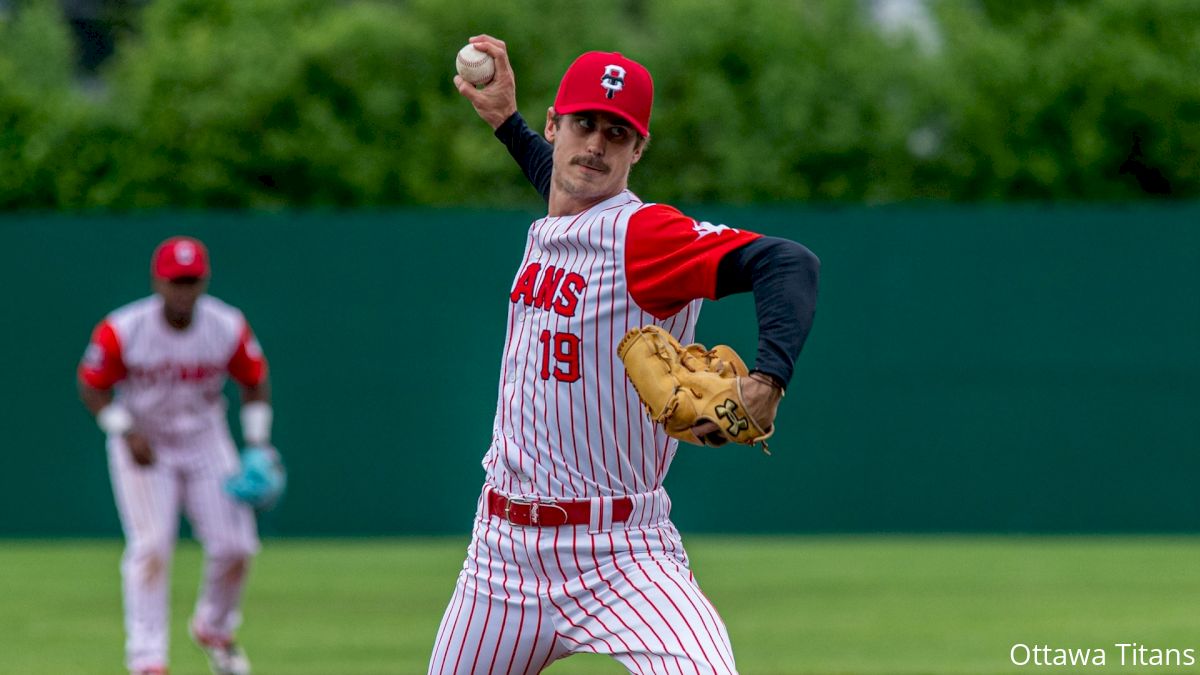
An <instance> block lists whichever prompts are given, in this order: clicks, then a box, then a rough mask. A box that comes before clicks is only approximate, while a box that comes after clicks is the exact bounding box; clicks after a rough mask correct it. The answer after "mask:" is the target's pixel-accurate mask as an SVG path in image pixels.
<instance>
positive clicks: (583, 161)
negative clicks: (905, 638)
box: [429, 36, 819, 675]
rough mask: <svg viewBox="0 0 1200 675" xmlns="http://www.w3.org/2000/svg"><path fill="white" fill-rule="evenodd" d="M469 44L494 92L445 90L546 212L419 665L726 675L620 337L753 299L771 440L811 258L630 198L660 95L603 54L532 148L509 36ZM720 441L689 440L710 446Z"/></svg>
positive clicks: (751, 404)
mask: <svg viewBox="0 0 1200 675" xmlns="http://www.w3.org/2000/svg"><path fill="white" fill-rule="evenodd" d="M471 43H472V44H474V45H475V47H476V48H478V49H480V50H481V51H485V52H487V53H488V54H489V55H491V56H492V57H493V58H495V59H496V76H495V79H493V80H492V81H491V83H489V84H488V85H487V86H485V87H484V88H483V89H476V88H475V87H474V86H472V85H470V84H468V83H466V82H464V81H463V80H462V78H461V77H456V78H455V84H456V85H457V86H458V90H459V92H460V93H462V94H463V95H464V96H465V97H466V98H467V99H468V100H470V101H471V103H472V104H473V105H474V106H475V108H476V111H477V112H479V114H480V116H481V117H482V118H483V119H484V120H485V121H487V122H488V123H489V124H490V125H491V126H492V127H493V128H494V129H496V133H497V136H498V137H499V138H500V139H501V140H502V141H504V142H505V144H506V145H507V146H508V147H509V150H510V151H511V152H512V154H513V156H514V157H515V158H516V159H517V162H518V163H519V164H520V165H521V167H522V169H523V170H524V171H525V174H526V176H527V177H528V178H529V179H530V181H531V182H532V183H533V184H534V186H535V187H537V188H538V190H539V191H540V192H541V193H542V194H543V195H544V196H545V197H546V198H547V200H548V206H549V213H548V215H547V216H546V217H545V218H541V219H538V220H537V221H534V223H533V224H532V225H531V226H530V228H529V233H528V235H527V237H526V247H525V253H524V258H523V260H522V261H521V263H520V267H519V268H518V270H517V274H516V278H515V280H514V282H513V286H512V288H511V289H506V290H507V291H510V292H506V293H505V294H506V295H507V296H508V299H509V313H508V322H507V324H506V326H507V337H506V339H505V344H504V355H503V361H502V364H501V376H500V385H499V396H498V402H497V410H496V418H495V423H494V427H493V431H492V443H491V447H490V448H489V449H488V452H487V453H486V455H485V456H484V459H483V466H484V469H485V470H486V472H487V477H486V480H485V483H484V488H483V495H482V497H481V500H480V507H479V512H478V517H477V520H476V523H475V531H474V535H473V537H472V540H471V545H470V547H469V549H468V552H467V560H466V562H465V563H464V565H463V571H462V573H461V574H460V575H459V578H458V584H457V586H456V588H455V592H454V595H453V597H452V598H451V600H450V603H449V605H448V606H447V608H446V611H445V614H444V615H443V618H442V624H441V627H440V629H439V631H438V635H437V639H436V642H435V646H434V650H433V655H432V657H431V659H430V664H429V672H430V673H439V674H443V675H446V674H455V675H459V674H463V673H481V672H503V673H538V672H541V671H542V670H543V669H544V668H545V667H546V666H547V665H548V664H549V663H551V662H552V661H554V660H556V659H560V658H564V657H566V656H569V655H570V654H573V653H576V652H592V653H602V654H609V655H611V656H612V657H613V658H615V659H616V660H618V661H619V662H620V663H621V664H622V665H624V666H625V667H626V668H628V669H629V671H630V672H635V673H660V672H661V673H666V672H671V673H674V672H680V673H723V674H729V673H736V672H737V671H736V666H735V664H734V658H733V651H732V648H731V647H730V644H729V636H728V634H727V632H726V629H725V624H724V622H723V621H722V620H721V618H720V616H719V615H718V614H717V612H716V610H715V609H714V608H713V607H712V605H711V604H710V603H709V602H708V599H707V598H706V597H705V596H704V594H703V593H702V592H701V591H700V588H699V585H698V584H697V583H696V581H695V579H694V578H693V576H692V573H691V570H690V567H689V563H688V559H687V554H686V553H685V552H684V549H683V543H682V540H681V539H680V536H679V532H678V531H676V529H675V526H674V524H673V523H672V522H671V520H670V510H671V506H670V504H671V502H670V498H669V497H668V496H667V493H666V491H665V490H664V489H663V480H664V478H665V477H666V474H667V470H668V468H669V467H670V465H671V460H672V458H673V457H674V455H675V451H676V447H677V444H678V443H677V441H676V440H674V439H673V438H671V437H669V436H667V434H666V432H665V431H664V430H663V428H662V427H661V426H658V425H655V424H654V423H653V422H652V421H650V420H649V419H648V418H647V416H646V415H645V414H644V413H643V411H642V408H641V403H640V401H639V399H638V395H637V392H635V391H634V390H633V388H632V386H631V385H630V384H629V382H628V381H627V380H626V377H625V370H624V366H623V365H622V364H621V362H620V360H619V358H618V357H617V354H616V347H617V342H618V341H619V340H620V339H621V338H622V337H623V336H624V335H625V334H626V333H627V332H628V331H629V330H630V329H633V328H638V327H641V326H643V325H647V324H656V325H658V326H660V327H662V328H663V329H664V330H666V331H668V332H670V333H671V334H672V335H674V336H675V338H676V339H677V340H679V341H680V342H681V343H683V344H688V343H691V342H692V341H693V337H694V334H695V327H696V319H697V316H698V314H699V311H700V305H701V302H702V299H703V298H710V299H716V298H719V297H723V296H725V295H729V294H731V293H737V292H745V291H751V290H753V292H754V295H755V302H756V309H757V314H758V327H759V335H760V342H759V351H758V356H757V360H756V368H755V370H754V371H752V372H751V373H750V374H749V375H748V376H747V377H745V378H742V379H741V382H740V388H741V392H742V396H743V400H744V402H745V405H746V408H747V411H748V412H749V413H750V414H751V416H752V417H753V418H754V419H755V420H756V421H757V422H758V423H759V426H760V428H763V429H767V428H770V427H771V425H772V423H773V421H774V419H775V416H776V413H777V410H778V406H779V402H780V399H781V397H782V395H783V389H784V387H786V386H787V383H788V381H789V380H790V379H791V376H792V372H793V368H794V363H795V359H796V357H797V356H798V355H799V353H800V350H801V348H802V347H803V345H804V341H805V339H806V337H807V335H808V332H809V329H810V328H811V326H812V320H813V313H814V310H815V306H816V295H817V275H818V267H819V262H818V261H817V258H816V256H814V255H813V254H812V253H811V252H810V251H809V250H808V249H806V248H804V247H803V246H801V245H799V244H797V243H795V242H791V241H788V240H785V239H777V238H772V237H763V236H761V235H758V234H755V233H753V232H749V231H745V230H741V229H735V228H732V227H727V226H725V225H714V224H712V223H707V222H701V221H697V220H695V219H692V218H689V217H687V216H685V215H684V214H682V213H680V212H679V211H678V210H676V209H674V208H672V207H670V206H667V205H665V204H653V203H644V202H642V200H641V199H639V198H638V197H637V196H636V195H634V194H633V193H632V192H630V191H629V189H628V179H629V173H630V170H631V169H632V167H633V165H634V164H635V163H637V162H638V160H640V159H641V157H642V153H643V152H644V150H645V149H646V143H647V141H648V138H649V135H650V112H651V108H652V102H653V95H654V85H653V82H652V81H651V77H650V73H649V72H648V71H647V70H646V69H645V67H643V66H642V65H641V64H639V63H638V62H636V61H633V60H631V59H629V58H627V57H625V56H623V55H621V54H619V53H615V52H588V53H586V54H583V55H582V56H580V57H579V58H578V59H576V60H575V62H574V63H572V64H571V66H570V67H569V68H568V69H567V72H566V74H565V75H564V76H563V78H562V81H561V83H560V85H559V89H558V93H557V95H556V96H555V99H554V105H553V106H552V107H550V108H549V109H548V110H547V113H546V120H545V130H544V135H545V139H540V138H538V136H537V135H536V134H534V133H533V132H532V131H531V130H529V129H528V127H526V126H525V123H524V122H523V121H522V120H521V119H520V116H519V115H518V114H517V113H516V88H515V79H514V77H513V74H512V68H511V65H510V64H509V61H508V56H507V51H506V47H505V45H504V43H503V42H501V41H499V40H496V39H495V38H492V37H490V36H476V37H474V38H472V39H471ZM716 430H717V427H716V425H715V424H713V423H710V422H703V423H701V424H698V425H696V426H695V427H693V433H694V434H695V435H696V437H697V438H699V439H701V440H702V441H703V442H705V443H706V444H709V443H714V444H715V443H716V438H714V432H716ZM715 494H717V495H718V496H717V497H714V498H715V499H726V498H727V497H725V496H724V495H723V494H722V491H721V490H719V489H718V490H716V491H715ZM729 506H730V507H735V506H736V500H734V503H732V504H730V505H729Z"/></svg>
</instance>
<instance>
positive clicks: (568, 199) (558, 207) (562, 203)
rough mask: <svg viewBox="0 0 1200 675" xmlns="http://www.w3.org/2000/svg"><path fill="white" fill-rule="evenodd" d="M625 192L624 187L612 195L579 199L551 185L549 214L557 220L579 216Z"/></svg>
mask: <svg viewBox="0 0 1200 675" xmlns="http://www.w3.org/2000/svg"><path fill="white" fill-rule="evenodd" d="M624 190H625V188H623V187H622V188H621V189H620V190H618V191H616V192H614V193H612V194H610V195H600V196H596V197H590V196H589V197H577V196H575V195H573V194H570V193H569V192H566V191H564V190H559V189H557V187H556V186H554V185H551V186H550V200H549V209H548V211H547V214H548V215H549V216H550V217H552V218H555V217H558V216H574V215H578V214H580V213H583V212H584V211H587V210H588V209H590V208H592V207H593V206H595V205H597V204H599V203H600V202H603V201H608V200H609V199H612V198H613V197H616V196H617V195H619V194H621V192H623V191H624Z"/></svg>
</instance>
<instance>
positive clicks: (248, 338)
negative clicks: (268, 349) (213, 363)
mask: <svg viewBox="0 0 1200 675" xmlns="http://www.w3.org/2000/svg"><path fill="white" fill-rule="evenodd" d="M227 370H228V371H229V376H230V377H232V378H233V379H234V380H237V382H238V383H240V384H242V385H243V386H246V387H256V386H258V385H259V383H261V382H262V381H263V378H264V377H266V374H267V357H266V356H264V355H263V352H262V347H260V346H259V344H258V338H256V337H254V332H253V331H251V330H250V324H249V323H247V324H245V325H244V326H243V328H242V336H241V339H240V340H239V341H238V347H237V351H235V352H234V353H233V357H232V358H230V359H229V365H228V366H227Z"/></svg>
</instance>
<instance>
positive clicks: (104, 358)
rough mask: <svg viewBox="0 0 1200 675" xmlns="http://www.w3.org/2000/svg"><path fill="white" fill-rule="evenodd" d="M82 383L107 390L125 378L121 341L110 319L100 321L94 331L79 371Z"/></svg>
mask: <svg viewBox="0 0 1200 675" xmlns="http://www.w3.org/2000/svg"><path fill="white" fill-rule="evenodd" d="M77 374H78V378H79V381H80V383H81V384H84V385H87V386H88V387H90V388H92V389H99V390H106V389H111V388H112V387H113V385H115V384H116V383H117V382H120V381H121V380H123V379H124V378H125V374H126V370H125V362H124V360H123V359H122V357H121V341H120V339H119V338H118V337H117V332H116V331H115V330H114V329H113V327H112V325H111V324H109V323H108V321H102V322H100V325H98V326H96V329H95V330H94V331H92V339H91V340H90V341H89V342H88V346H87V349H86V350H84V352H83V358H82V359H81V360H80V362H79V369H78V371H77Z"/></svg>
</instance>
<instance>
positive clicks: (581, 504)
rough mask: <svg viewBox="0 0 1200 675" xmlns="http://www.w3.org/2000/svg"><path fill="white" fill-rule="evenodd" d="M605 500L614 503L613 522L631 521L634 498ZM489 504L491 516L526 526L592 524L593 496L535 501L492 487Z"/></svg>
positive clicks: (489, 493)
mask: <svg viewBox="0 0 1200 675" xmlns="http://www.w3.org/2000/svg"><path fill="white" fill-rule="evenodd" d="M604 501H605V502H607V503H608V504H611V505H612V506H611V508H612V522H614V523H623V522H625V521H626V520H629V514H631V513H633V500H632V499H630V498H629V497H615V498H612V499H606V500H604ZM487 506H488V515H490V516H496V517H497V518H502V519H504V520H507V521H508V522H510V523H512V524H513V525H521V526H523V527H557V526H559V525H590V524H591V522H592V500H590V499H581V500H575V501H554V500H540V501H534V500H528V499H518V498H515V497H514V498H512V499H510V498H508V497H505V496H504V495H502V494H500V493H498V492H492V491H490V490H489V491H488V496H487Z"/></svg>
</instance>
